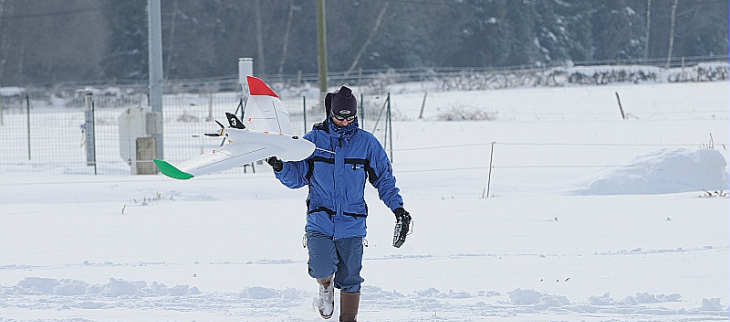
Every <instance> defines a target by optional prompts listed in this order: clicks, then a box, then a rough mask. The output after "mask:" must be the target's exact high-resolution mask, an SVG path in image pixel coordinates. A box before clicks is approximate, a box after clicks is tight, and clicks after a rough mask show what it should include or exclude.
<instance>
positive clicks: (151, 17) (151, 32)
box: [147, 0, 164, 159]
mask: <svg viewBox="0 0 730 322" xmlns="http://www.w3.org/2000/svg"><path fill="white" fill-rule="evenodd" d="M147 19H148V20H147V24H148V29H147V33H148V34H147V39H148V40H147V41H148V48H149V49H148V51H149V53H148V54H149V81H150V83H149V86H150V97H149V101H150V106H151V107H152V113H153V114H154V115H156V118H157V119H156V120H155V121H156V122H154V123H155V125H156V126H154V131H153V132H154V133H151V134H152V136H153V137H154V138H155V140H156V141H157V155H156V158H157V159H163V158H164V153H163V151H164V145H163V141H162V124H163V123H164V122H162V18H161V9H160V0H147Z"/></svg>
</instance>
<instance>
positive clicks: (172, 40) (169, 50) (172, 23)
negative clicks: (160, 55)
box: [163, 0, 178, 77]
mask: <svg viewBox="0 0 730 322" xmlns="http://www.w3.org/2000/svg"><path fill="white" fill-rule="evenodd" d="M177 13H178V8H177V0H175V1H174V2H173V3H172V18H171V19H170V35H169V36H168V37H167V38H169V39H170V40H169V41H168V45H167V62H166V63H165V66H164V67H165V72H164V73H163V74H164V75H165V76H166V77H170V68H172V57H173V56H174V55H175V24H176V20H177Z"/></svg>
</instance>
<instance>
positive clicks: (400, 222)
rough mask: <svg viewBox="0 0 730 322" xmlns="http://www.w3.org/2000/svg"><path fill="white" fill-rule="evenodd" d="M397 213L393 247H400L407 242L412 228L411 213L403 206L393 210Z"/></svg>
mask: <svg viewBox="0 0 730 322" xmlns="http://www.w3.org/2000/svg"><path fill="white" fill-rule="evenodd" d="M393 213H394V214H395V230H394V231H393V247H395V248H400V247H401V246H403V243H405V242H406V236H408V232H409V230H410V229H411V214H410V213H408V212H407V211H406V210H405V209H403V208H396V209H395V210H393Z"/></svg>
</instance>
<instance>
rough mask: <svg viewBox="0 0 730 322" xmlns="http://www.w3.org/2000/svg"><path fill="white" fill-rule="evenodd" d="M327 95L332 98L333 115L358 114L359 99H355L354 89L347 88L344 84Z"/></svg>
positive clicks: (346, 115)
mask: <svg viewBox="0 0 730 322" xmlns="http://www.w3.org/2000/svg"><path fill="white" fill-rule="evenodd" d="M327 96H328V98H330V100H331V102H330V104H331V113H332V115H339V116H342V117H348V116H354V115H355V114H357V99H355V95H352V90H351V89H349V88H347V86H342V87H340V89H338V90H336V91H335V92H334V93H332V94H331V95H330V94H328V95H327Z"/></svg>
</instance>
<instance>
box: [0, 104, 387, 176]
mask: <svg viewBox="0 0 730 322" xmlns="http://www.w3.org/2000/svg"><path fill="white" fill-rule="evenodd" d="M242 100H243V98H242V97H241V94H240V93H236V92H222V93H199V94H191V93H185V94H175V95H164V98H163V106H164V119H163V121H162V123H163V129H164V130H163V131H164V158H165V159H166V160H169V161H171V162H181V161H184V160H187V159H190V158H192V157H194V156H197V155H200V154H203V153H204V152H206V151H209V150H212V149H215V148H216V147H219V146H221V145H222V143H223V142H221V139H220V138H211V137H207V136H205V135H204V133H214V132H216V131H217V129H218V125H216V124H215V120H220V121H221V122H222V123H224V124H225V123H226V121H225V115H224V114H225V113H226V112H231V113H233V112H237V113H238V114H239V116H240V115H241V113H242V111H241V104H242ZM386 100H387V97H386V98H384V99H378V100H376V99H372V100H370V101H367V102H364V104H362V105H363V109H362V112H361V116H360V118H361V121H360V123H361V126H373V125H374V124H376V122H377V121H378V120H377V118H378V117H384V116H383V115H380V113H377V112H376V111H375V109H376V108H381V107H382V106H383V103H384V102H385V101H386ZM311 102H312V100H310V103H309V104H308V103H307V98H306V97H301V98H299V99H282V103H283V104H284V106H285V108H286V109H287V110H288V111H289V113H290V116H291V124H292V130H293V133H292V134H295V135H304V134H305V133H306V132H307V131H308V130H310V129H311V127H312V126H313V125H314V124H315V123H318V122H322V121H323V120H324V118H325V116H324V111H322V109H321V108H320V107H319V105H316V104H312V103H311ZM315 102H316V101H315ZM1 103H2V108H0V151H2V158H1V159H0V173H15V172H21V173H23V172H39V173H65V174H129V173H130V166H131V164H130V162H129V161H128V160H129V158H128V157H127V156H125V155H124V151H123V149H124V142H125V139H127V138H125V137H122V134H121V129H120V127H121V126H120V124H121V123H120V122H121V120H120V119H121V117H122V115H123V114H125V113H126V112H127V111H129V110H130V109H138V108H140V107H141V106H143V105H142V104H140V103H138V102H137V103H134V102H131V101H119V100H111V99H108V98H105V97H101V99H96V98H94V99H93V109H92V111H93V113H92V114H91V115H93V119H92V120H91V122H90V123H89V120H88V118H87V113H88V111H89V108H87V107H86V106H85V105H86V104H85V103H84V102H83V100H80V99H72V100H70V103H69V102H67V103H64V104H63V105H60V106H59V105H53V103H54V102H49V101H47V100H44V99H33V98H31V97H30V96H29V95H26V96H25V97H15V98H12V97H11V98H7V97H5V98H3V99H2V101H1ZM376 106H377V107H376ZM89 124H92V127H93V139H92V140H91V141H90V140H89V139H88V137H87V134H88V132H89V130H90V128H89ZM385 125H386V123H385V122H383V123H382V124H381V125H379V126H380V127H383V126H385ZM89 144H93V149H92V150H93V151H94V152H93V154H94V156H93V159H92V160H89V153H90V152H89V151H90V149H89V146H88V145H89ZM130 144H132V146H134V144H135V143H134V142H132V143H130ZM125 160H126V161H125ZM259 164H261V163H259ZM255 168H256V165H255V164H254V165H250V167H249V165H247V166H246V167H243V166H242V167H240V168H236V169H234V170H231V171H230V172H232V173H237V172H248V171H255Z"/></svg>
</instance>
